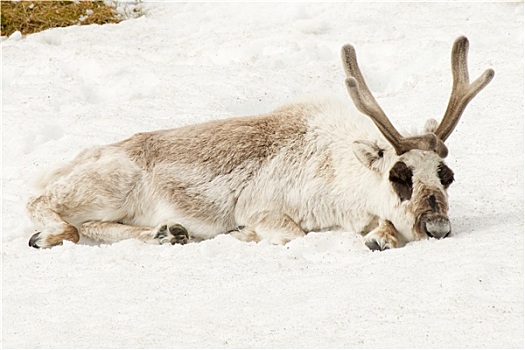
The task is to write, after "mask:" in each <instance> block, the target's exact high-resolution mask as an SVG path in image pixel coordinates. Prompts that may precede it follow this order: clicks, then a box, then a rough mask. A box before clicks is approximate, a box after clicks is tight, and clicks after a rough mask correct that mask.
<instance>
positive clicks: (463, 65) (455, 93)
mask: <svg viewBox="0 0 525 350" xmlns="http://www.w3.org/2000/svg"><path fill="white" fill-rule="evenodd" d="M468 46H469V42H468V39H467V38H466V37H464V36H461V37H459V38H457V39H456V41H454V45H453V47H452V75H453V78H454V80H453V84H452V92H451V94H450V99H449V101H448V107H447V110H446V111H445V116H444V117H443V120H442V121H441V123H440V124H439V126H438V127H437V129H436V131H435V132H434V133H435V134H436V136H437V137H439V138H440V139H441V140H442V141H443V142H445V140H446V139H447V138H448V137H449V136H450V134H451V133H452V131H454V128H455V127H456V125H457V124H458V121H459V118H460V117H461V114H462V113H463V111H464V110H465V107H467V105H468V103H469V102H470V100H472V99H473V98H474V96H476V95H477V94H478V92H480V91H481V90H482V89H483V88H484V87H485V86H487V84H488V83H490V81H491V80H492V78H493V77H494V70H492V69H487V70H486V71H485V72H483V74H482V75H481V76H480V77H479V78H478V79H476V80H475V81H474V82H473V83H472V84H470V82H469V76H468V65H467V55H468Z"/></svg>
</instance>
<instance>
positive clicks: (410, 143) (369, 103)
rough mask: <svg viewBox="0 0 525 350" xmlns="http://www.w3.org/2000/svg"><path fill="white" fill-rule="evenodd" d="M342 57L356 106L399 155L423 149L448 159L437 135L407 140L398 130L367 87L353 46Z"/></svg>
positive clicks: (346, 46) (345, 47) (347, 82)
mask: <svg viewBox="0 0 525 350" xmlns="http://www.w3.org/2000/svg"><path fill="white" fill-rule="evenodd" d="M341 57H342V59H343V66H344V69H345V72H346V75H347V78H346V80H345V83H346V87H347V89H348V93H349V94H350V97H352V100H353V101H354V104H355V105H356V107H357V108H358V109H359V110H360V111H361V112H362V113H364V114H366V115H368V116H369V117H370V118H371V119H372V121H373V122H374V123H375V124H376V126H377V128H378V129H379V131H380V132H381V133H382V134H383V136H384V137H385V138H386V139H387V141H388V142H389V143H390V144H391V145H392V146H393V147H394V149H395V150H396V153H397V154H398V155H401V154H403V153H405V152H407V151H409V150H411V149H421V150H425V151H430V150H433V151H436V152H437V153H438V154H439V155H440V156H441V157H446V155H447V153H448V150H447V149H446V147H445V145H444V144H443V143H442V142H440V141H439V140H438V139H437V138H436V136H435V135H433V134H427V135H423V136H417V137H408V138H405V137H403V136H402V135H401V134H400V133H399V132H398V131H397V130H396V128H395V127H394V125H392V123H391V122H390V120H389V119H388V117H387V116H386V114H385V112H383V110H382V109H381V107H380V106H379V104H378V103H377V101H376V99H375V98H374V96H373V95H372V93H371V92H370V89H369V88H368V86H367V85H366V82H365V80H364V78H363V75H362V74H361V70H360V69H359V65H358V64H357V57H356V53H355V49H354V47H353V46H352V45H348V44H347V45H344V46H343V48H342V50H341Z"/></svg>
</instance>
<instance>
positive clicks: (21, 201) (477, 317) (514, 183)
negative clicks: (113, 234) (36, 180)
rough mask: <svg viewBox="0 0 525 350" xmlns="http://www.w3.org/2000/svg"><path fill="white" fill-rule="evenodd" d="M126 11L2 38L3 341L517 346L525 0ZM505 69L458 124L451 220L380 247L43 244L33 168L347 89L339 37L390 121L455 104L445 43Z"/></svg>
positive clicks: (345, 239) (349, 237) (315, 236)
mask: <svg viewBox="0 0 525 350" xmlns="http://www.w3.org/2000/svg"><path fill="white" fill-rule="evenodd" d="M144 9H145V11H146V15H145V16H144V17H141V18H138V19H132V20H128V21H124V22H122V23H120V24H109V25H104V26H97V25H91V26H82V27H70V28H60V29H53V30H48V31H45V32H42V33H38V34H33V35H29V36H26V37H23V38H19V40H11V39H4V40H3V41H2V43H1V46H2V59H3V62H2V73H3V75H2V98H3V104H2V147H3V151H2V161H3V166H2V185H3V189H2V239H3V240H2V273H3V274H2V283H3V286H2V292H3V293H2V331H3V334H2V346H3V347H9V348H11V347H14V348H20V347H24V348H33V347H37V348H42V347H43V348H55V347H58V348H79V347H84V348H85V347H90V348H108V347H125V348H150V347H155V348H173V347H191V348H192V347H213V348H223V347H224V348H232V347H250V348H251V347H272V348H273V347H328V348H333V347H445V348H448V347H505V348H507V347H517V348H520V347H523V346H524V343H523V331H524V329H523V321H524V319H523V314H524V309H523V262H524V260H523V248H524V246H523V218H524V217H523V203H524V202H523V169H524V165H523V158H524V157H523V149H524V147H523V139H524V133H523V131H524V129H523V117H524V110H523V91H524V85H523V81H524V71H523V65H524V64H523V63H524V61H523V52H524V46H523V29H524V26H523V4H522V3H454V2H445V3H329V4H320V3H318V4H316V3H311V4H280V3H270V4H255V3H249V4H242V3H237V4H218V3H209V4H182V3H147V4H145V5H144ZM459 35H466V36H467V37H468V38H469V40H470V43H471V46H470V55H469V66H470V72H471V76H472V77H473V78H475V77H477V76H478V75H479V74H481V72H482V71H483V70H485V69H486V68H489V67H491V68H493V69H494V70H495V72H496V75H495V78H494V80H493V81H492V82H491V83H490V84H489V85H488V87H487V88H486V89H485V90H484V91H482V92H481V93H480V94H479V95H478V96H477V97H476V98H475V99H474V100H473V101H472V102H471V104H470V105H469V107H467V109H466V111H465V113H464V115H463V118H462V120H461V121H460V123H459V125H458V126H457V128H456V131H455V133H454V134H453V135H452V136H451V138H450V139H449V140H448V141H447V144H448V146H449V150H450V155H449V157H448V159H447V162H448V164H449V165H450V167H451V168H452V169H453V170H454V171H455V173H456V183H455V184H454V185H453V186H452V187H451V189H450V191H449V193H450V206H451V211H450V219H451V221H452V224H453V230H454V232H455V234H454V235H453V236H452V237H450V238H446V239H444V240H434V239H431V240H427V241H420V242H414V243H411V244H409V245H407V246H406V247H404V248H401V249H396V250H389V251H384V252H371V251H369V250H368V249H367V248H366V247H365V246H364V244H363V239H362V237H360V236H358V235H357V234H355V233H352V232H326V233H311V234H309V235H308V236H306V237H305V238H304V239H298V240H295V241H292V242H291V243H289V244H288V245H286V246H273V245H270V244H268V243H266V242H262V243H259V244H256V243H243V242H239V241H236V240H235V239H233V238H231V237H229V236H220V237H217V238H215V239H213V240H209V241H205V242H201V243H198V244H189V245H186V246H151V245H146V244H143V243H140V242H138V241H133V240H128V241H123V242H120V243H116V244H113V245H104V244H101V245H98V244H94V243H92V242H87V241H82V242H81V244H78V245H74V244H71V243H68V242H66V244H64V245H63V246H61V247H55V248H53V249H48V250H35V249H31V248H29V247H28V246H27V241H28V239H29V237H30V236H31V234H32V233H33V232H34V228H33V226H32V225H31V223H30V221H29V219H28V217H27V215H26V213H25V209H24V206H25V202H26V201H27V198H28V197H29V196H30V195H31V194H32V193H34V192H33V191H34V190H33V189H32V188H31V187H30V182H31V178H32V177H33V176H35V175H37V174H39V173H41V171H42V169H44V168H48V167H50V166H52V165H54V164H56V163H58V162H61V161H65V160H69V159H71V158H72V157H73V156H75V155H76V154H77V153H79V152H80V151H81V150H82V149H84V148H86V147H89V146H93V145H99V144H105V143H111V142H115V141H118V140H121V139H123V138H126V137H128V136H130V135H132V134H134V133H136V132H139V131H145V130H155V129H163V128H172V127H177V126H182V125H186V124H190V123H197V122H201V121H205V120H210V119H219V118H225V117H227V116H232V115H256V114H258V113H263V112H268V111H270V110H272V109H273V108H275V107H278V106H279V105H281V104H283V103H288V102H292V101H293V100H296V99H298V98H300V97H302V96H304V95H317V94H329V95H333V96H336V97H340V98H341V99H344V100H346V101H348V103H350V99H349V98H348V97H347V95H346V91H345V89H344V85H343V77H344V73H343V69H342V67H341V63H340V58H339V50H340V47H341V46H342V45H343V44H345V43H353V44H355V46H356V49H357V54H358V59H359V60H360V63H361V67H362V70H363V71H364V74H365V76H366V77H367V80H368V82H369V85H370V87H371V89H372V90H373V92H374V93H375V94H376V96H377V98H378V100H379V102H380V103H381V105H382V106H383V108H384V109H385V111H386V112H387V114H388V115H390V116H391V118H392V119H393V120H394V123H395V124H396V125H397V126H399V127H400V128H402V129H407V130H408V129H411V128H413V127H414V126H416V127H418V128H421V127H422V126H423V124H424V121H425V120H426V119H427V118H428V117H438V118H440V116H441V115H442V114H443V112H444V109H445V107H446V104H447V101H448V96H449V93H450V87H451V71H450V49H451V47H452V42H453V40H454V39H455V38H456V37H458V36H459Z"/></svg>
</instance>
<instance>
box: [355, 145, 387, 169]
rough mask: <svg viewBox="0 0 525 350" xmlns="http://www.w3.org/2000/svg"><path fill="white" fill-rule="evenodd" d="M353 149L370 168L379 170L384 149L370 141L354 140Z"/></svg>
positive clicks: (358, 157)
mask: <svg viewBox="0 0 525 350" xmlns="http://www.w3.org/2000/svg"><path fill="white" fill-rule="evenodd" d="M352 150H353V151H354V154H355V156H356V157H357V159H359V161H360V162H361V163H362V164H363V165H364V166H366V167H367V168H368V169H370V170H374V171H377V172H379V163H380V161H381V160H382V159H383V155H384V150H383V149H382V148H380V147H379V146H378V145H377V144H376V143H374V142H370V141H354V143H353V144H352Z"/></svg>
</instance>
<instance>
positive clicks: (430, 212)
mask: <svg viewBox="0 0 525 350" xmlns="http://www.w3.org/2000/svg"><path fill="white" fill-rule="evenodd" d="M468 44H469V43H468V40H467V38H466V37H464V36H462V37H459V38H458V39H456V41H455V42H454V45H453V48H452V74H453V87H452V93H451V95H450V99H449V103H448V107H447V109H446V111H445V115H444V117H443V119H442V121H441V123H439V124H438V122H437V121H435V120H433V119H431V120H429V121H428V122H427V124H426V125H425V131H424V134H422V135H419V136H414V137H404V136H402V135H401V134H400V133H399V132H398V131H397V130H396V128H395V127H394V126H393V125H392V123H391V122H390V120H389V119H388V117H387V116H386V115H385V113H384V112H383V110H382V109H381V107H380V106H379V104H378V103H377V101H376V100H375V98H374V97H373V95H372V93H371V92H370V90H369V89H368V87H367V85H366V83H365V80H364V78H363V75H362V74H361V71H360V69H359V66H358V64H357V59H356V53H355V49H354V48H353V47H352V46H351V45H345V46H343V48H342V59H343V64H344V68H345V72H346V75H347V78H346V80H345V82H346V87H347V89H348V92H349V94H350V96H351V97H352V100H353V101H354V103H355V105H356V107H357V108H358V109H359V110H360V111H361V112H362V113H363V114H365V115H367V116H369V117H370V118H371V119H372V121H373V122H374V123H375V124H376V126H377V128H378V129H379V131H380V132H381V134H383V136H384V137H385V139H386V140H387V141H388V143H389V144H390V145H391V146H392V147H393V152H390V155H389V156H388V157H387V156H386V155H385V154H384V153H385V150H383V149H381V147H379V146H377V144H373V143H370V142H369V141H356V142H355V143H354V152H355V154H356V156H357V158H358V159H359V160H360V161H361V162H362V163H363V164H364V165H365V166H367V167H368V168H369V169H371V170H372V171H376V172H379V173H380V174H381V175H382V176H383V179H384V180H385V181H387V182H388V183H389V186H390V189H391V192H392V194H393V195H395V196H397V198H396V200H395V201H394V202H395V204H394V206H396V207H402V208H403V209H404V212H403V213H404V215H406V216H405V217H404V218H403V220H399V222H408V223H409V224H408V226H412V227H411V231H412V232H411V235H412V236H413V238H414V239H421V238H424V237H427V236H430V237H436V238H443V237H445V236H447V235H448V234H449V233H450V231H451V226H450V221H449V219H448V214H447V212H448V198H447V193H446V190H447V188H448V187H449V186H450V184H451V183H452V182H453V181H454V173H453V172H452V170H450V169H449V168H448V167H447V165H445V163H444V158H445V157H446V156H447V155H448V150H447V147H446V146H445V144H444V142H445V141H446V140H447V138H448V137H449V136H450V134H451V133H452V131H453V130H454V128H455V127H456V125H457V123H458V121H459V118H460V117H461V114H462V113H463V111H464V110H465V107H466V106H467V104H468V103H469V102H470V100H472V98H474V96H476V94H477V93H478V92H479V91H481V90H482V89H483V88H484V87H485V86H486V85H487V84H488V83H489V82H490V81H491V80H492V78H493V77H494V71H493V70H492V69H488V70H486V71H485V72H484V73H483V74H482V75H481V76H480V77H479V78H478V79H476V80H475V81H474V82H473V83H470V81H469V75H468V67H467V53H468ZM387 158H388V159H387ZM380 163H381V164H380ZM385 219H388V220H392V221H393V223H394V225H396V222H395V220H393V219H391V218H385ZM400 225H401V226H403V225H402V224H400ZM396 228H397V227H396Z"/></svg>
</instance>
